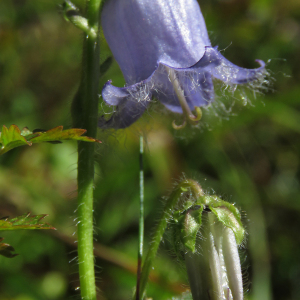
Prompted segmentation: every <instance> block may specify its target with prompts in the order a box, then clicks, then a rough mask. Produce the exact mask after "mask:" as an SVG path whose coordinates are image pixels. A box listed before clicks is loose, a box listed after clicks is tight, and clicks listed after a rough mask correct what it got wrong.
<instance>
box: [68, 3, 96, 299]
mask: <svg viewBox="0 0 300 300" xmlns="http://www.w3.org/2000/svg"><path fill="white" fill-rule="evenodd" d="M100 4H101V0H88V1H87V11H86V15H87V20H88V24H89V27H90V28H91V29H92V30H93V31H94V32H96V33H97V35H89V34H86V33H85V37H84V45H83V60H82V76H81V84H80V88H79V93H78V95H77V96H76V97H75V99H74V102H76V101H77V103H73V107H74V106H75V107H76V108H77V109H76V111H75V113H76V112H77V115H75V116H74V115H73V117H74V120H75V122H76V123H77V124H78V125H79V124H80V127H81V128H84V129H86V130H87V135H88V136H90V137H96V134H97V117H98V113H97V112H98V83H99V54H100V51H99V50H100V49H99V34H98V32H99V12H100ZM73 114H74V109H73ZM93 198H94V143H84V142H79V143H78V223H77V230H78V231H77V232H78V263H79V277H80V290H81V299H84V300H96V284H95V271H94V254H93V252H94V248H93Z"/></svg>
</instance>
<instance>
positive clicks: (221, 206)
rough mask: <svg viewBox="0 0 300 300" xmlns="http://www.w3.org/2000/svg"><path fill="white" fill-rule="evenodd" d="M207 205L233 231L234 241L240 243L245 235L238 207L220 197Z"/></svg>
mask: <svg viewBox="0 0 300 300" xmlns="http://www.w3.org/2000/svg"><path fill="white" fill-rule="evenodd" d="M208 207H209V209H210V210H211V211H212V212H213V213H214V214H215V216H216V217H217V218H218V220H219V221H220V222H221V223H223V224H224V226H226V227H229V228H230V229H231V230H232V231H233V233H234V235H235V239H236V243H237V244H238V245H240V244H241V243H242V242H243V239H244V236H245V229H244V227H243V224H242V222H241V215H240V212H239V211H238V209H237V208H236V207H235V206H234V205H233V204H231V203H229V202H226V201H223V200H221V199H218V200H217V201H212V202H211V203H210V204H209V206H208Z"/></svg>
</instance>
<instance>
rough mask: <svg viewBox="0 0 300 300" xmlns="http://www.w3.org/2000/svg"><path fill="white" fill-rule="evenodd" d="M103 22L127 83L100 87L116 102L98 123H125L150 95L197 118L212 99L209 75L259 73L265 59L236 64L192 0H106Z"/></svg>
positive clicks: (252, 76)
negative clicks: (214, 38)
mask: <svg viewBox="0 0 300 300" xmlns="http://www.w3.org/2000/svg"><path fill="white" fill-rule="evenodd" d="M102 27H103V32H104V35H105V38H106V40H107V43H108V45H109V47H110V49H111V51H112V53H113V55H114V57H115V59H116V61H117V62H118V64H119V66H120V68H121V70H122V72H123V75H124V77H125V80H126V87H122V88H119V87H115V86H113V85H111V81H109V82H107V83H106V85H105V86H104V88H103V90H102V97H103V99H104V101H105V102H106V103H107V104H108V105H114V106H117V107H116V111H115V112H114V113H113V115H112V117H111V118H110V119H109V120H105V119H104V118H103V117H102V118H100V119H99V126H100V127H102V128H115V129H118V128H126V127H128V126H130V125H131V124H132V123H134V122H135V121H136V120H137V119H138V118H139V117H140V116H141V115H142V114H143V112H144V111H145V110H146V108H147V106H148V105H149V103H150V100H151V98H152V96H154V97H156V98H157V99H158V100H159V101H160V102H161V103H163V104H164V105H165V107H166V108H167V109H169V110H171V111H172V112H175V113H183V114H184V115H185V118H187V120H188V121H190V122H192V123H197V121H198V120H199V119H200V117H201V110H200V107H201V106H206V105H208V104H209V103H211V102H212V101H213V100H214V87H213V82H212V79H213V78H217V79H219V80H221V81H223V82H224V83H225V84H228V85H234V84H243V83H247V82H250V81H254V80H261V79H263V78H264V74H265V68H264V67H265V64H264V62H262V61H260V60H257V62H258V63H259V64H260V68H257V69H244V68H240V67H238V66H236V65H234V64H232V63H231V62H229V61H228V60H227V59H225V58H224V57H223V56H222V55H221V54H220V52H219V51H218V49H217V47H212V46H211V43H210V40H209V37H208V34H207V29H206V26H205V22H204V18H203V16H202V13H201V10H200V7H199V5H198V2H197V1H196V0H108V1H107V2H106V3H105V5H104V8H103V11H102ZM192 111H195V112H196V115H194V114H193V113H192Z"/></svg>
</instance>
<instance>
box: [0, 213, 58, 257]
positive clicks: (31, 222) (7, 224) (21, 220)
mask: <svg viewBox="0 0 300 300" xmlns="http://www.w3.org/2000/svg"><path fill="white" fill-rule="evenodd" d="M46 216H47V215H36V216H31V215H30V213H28V214H24V215H22V216H18V217H15V218H12V219H9V218H8V217H5V218H2V219H1V220H0V231H7V230H20V229H27V230H28V229H31V230H32V229H55V228H54V227H53V226H51V225H49V224H48V223H41V220H42V219H44V218H45V217H46ZM1 241H3V238H1V237H0V242H1ZM14 251H15V249H14V248H13V247H12V246H11V245H9V244H6V243H0V255H2V256H5V257H9V258H12V257H15V256H17V255H18V254H14V253H12V252H14Z"/></svg>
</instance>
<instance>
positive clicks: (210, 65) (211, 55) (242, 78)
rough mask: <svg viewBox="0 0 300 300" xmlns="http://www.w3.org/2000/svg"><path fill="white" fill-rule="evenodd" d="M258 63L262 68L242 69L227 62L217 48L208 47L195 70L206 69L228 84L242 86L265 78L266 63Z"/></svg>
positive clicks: (259, 61)
mask: <svg viewBox="0 0 300 300" xmlns="http://www.w3.org/2000/svg"><path fill="white" fill-rule="evenodd" d="M256 61H257V62H258V63H259V64H260V68H257V69H245V68H241V67H238V66H236V65H235V64H233V63H231V62H230V61H229V60H227V59H226V58H225V57H224V56H223V55H221V53H220V52H219V51H218V50H217V48H213V47H206V51H205V54H204V56H203V58H202V59H201V60H200V61H199V62H198V63H197V64H196V65H194V66H193V68H206V70H208V71H209V72H210V73H211V74H212V75H213V76H214V77H215V78H217V79H220V80H222V81H223V82H224V83H226V84H242V83H247V82H250V81H253V80H260V79H262V78H264V76H265V73H266V70H265V63H264V62H263V61H261V60H256Z"/></svg>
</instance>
